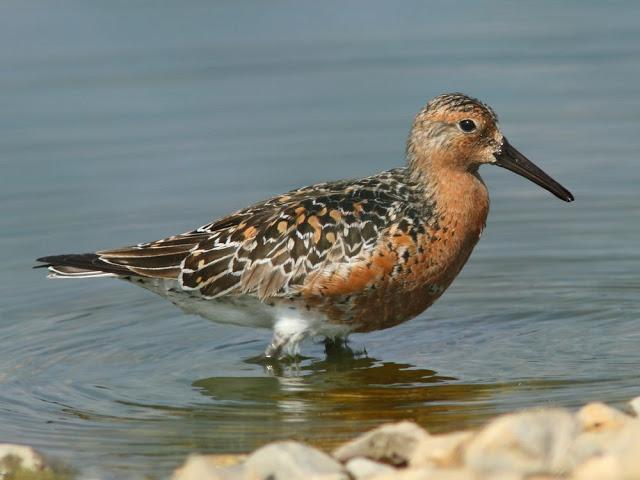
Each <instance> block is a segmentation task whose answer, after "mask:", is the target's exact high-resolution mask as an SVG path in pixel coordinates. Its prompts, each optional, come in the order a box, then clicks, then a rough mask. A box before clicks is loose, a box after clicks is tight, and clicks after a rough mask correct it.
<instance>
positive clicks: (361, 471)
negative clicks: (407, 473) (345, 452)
mask: <svg viewBox="0 0 640 480" xmlns="http://www.w3.org/2000/svg"><path fill="white" fill-rule="evenodd" d="M345 467H346V469H347V472H349V474H350V475H351V476H352V477H353V479H354V480H368V479H370V478H373V477H376V476H382V475H388V474H393V473H394V472H396V469H395V468H393V467H390V466H389V465H386V464H384V463H380V462H374V461H373V460H369V459H368V458H363V457H356V458H352V459H351V460H349V461H348V462H347V463H346V464H345Z"/></svg>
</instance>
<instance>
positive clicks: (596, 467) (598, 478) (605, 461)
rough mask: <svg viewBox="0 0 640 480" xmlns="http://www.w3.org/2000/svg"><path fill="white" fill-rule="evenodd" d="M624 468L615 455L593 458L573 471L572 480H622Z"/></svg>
mask: <svg viewBox="0 0 640 480" xmlns="http://www.w3.org/2000/svg"><path fill="white" fill-rule="evenodd" d="M623 478H624V477H623V474H622V467H621V465H620V462H619V461H618V459H617V458H615V457H614V456H613V455H603V456H598V457H593V458H591V459H589V460H587V461H586V462H585V463H583V464H582V465H580V466H579V467H577V468H576V469H575V470H574V471H573V475H572V476H571V480H622V479H623Z"/></svg>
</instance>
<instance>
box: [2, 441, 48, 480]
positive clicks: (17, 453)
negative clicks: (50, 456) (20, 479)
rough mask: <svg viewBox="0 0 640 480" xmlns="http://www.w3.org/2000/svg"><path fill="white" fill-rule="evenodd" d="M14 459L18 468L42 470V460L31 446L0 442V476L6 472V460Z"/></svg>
mask: <svg viewBox="0 0 640 480" xmlns="http://www.w3.org/2000/svg"><path fill="white" fill-rule="evenodd" d="M11 459H15V460H16V461H17V463H18V464H19V466H20V468H23V469H25V470H42V469H43V468H44V463H45V462H44V460H43V459H42V456H41V455H40V454H39V453H38V452H36V451H35V450H34V449H33V448H31V447H27V446H25V445H15V444H12V443H0V478H2V477H4V476H5V475H7V473H8V466H9V465H8V462H10V460H11Z"/></svg>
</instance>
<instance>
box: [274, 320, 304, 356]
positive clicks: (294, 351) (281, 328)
mask: <svg viewBox="0 0 640 480" xmlns="http://www.w3.org/2000/svg"><path fill="white" fill-rule="evenodd" d="M310 334H311V331H310V330H309V323H308V322H306V321H305V320H303V319H301V318H296V317H283V318H280V319H278V320H277V321H276V323H275V324H274V326H273V339H272V340H271V344H270V345H269V346H268V347H267V349H266V350H265V352H264V356H265V357H267V358H282V357H288V356H291V357H293V356H296V355H298V354H299V353H300V343H301V342H302V341H303V340H304V339H305V338H307V337H308V336H309V335H310Z"/></svg>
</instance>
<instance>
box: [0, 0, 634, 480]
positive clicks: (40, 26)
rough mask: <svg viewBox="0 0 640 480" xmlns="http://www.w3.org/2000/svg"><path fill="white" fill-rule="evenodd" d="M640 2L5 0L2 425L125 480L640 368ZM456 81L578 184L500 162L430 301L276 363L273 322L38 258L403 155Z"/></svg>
mask: <svg viewBox="0 0 640 480" xmlns="http://www.w3.org/2000/svg"><path fill="white" fill-rule="evenodd" d="M638 18H640V4H638V3H637V2H631V1H626V2H615V3H609V2H607V4H606V5H605V4H604V3H603V2H583V1H580V2H578V1H575V2H562V3H560V2H553V1H547V2H526V3H524V2H523V3H519V4H518V5H517V6H513V5H512V4H511V2H506V1H505V2H503V1H493V2H488V3H483V4H482V5H481V4H479V3H478V4H476V3H475V2H419V1H415V2H402V3H397V2H371V1H368V0H367V1H364V0H362V1H354V2H337V1H335V2H331V1H325V2H307V3H304V4H301V3H299V2H272V3H267V2H258V1H253V2H226V1H222V2H217V3H216V4H215V5H213V4H212V2H189V3H188V4H187V2H175V3H173V4H172V3H169V2H151V1H148V2H145V1H139V2H125V1H111V2H84V1H80V0H78V1H61V2H55V3H54V2H41V3H39V2H36V1H32V2H24V1H21V0H4V1H3V2H2V3H0V91H1V92H2V93H1V94H0V166H1V167H0V168H1V170H0V232H1V233H0V257H1V258H0V265H2V267H1V277H0V289H1V290H0V292H1V298H2V301H1V304H0V440H4V441H11V442H24V443H28V444H32V445H34V446H36V447H38V448H41V449H42V450H43V451H44V452H46V453H50V454H53V455H56V456H58V457H60V458H62V459H64V460H66V461H68V462H69V463H71V464H72V465H75V466H77V467H79V468H81V469H82V471H83V473H84V474H85V475H93V474H95V475H100V476H102V477H105V478H110V477H114V478H116V477H117V478H122V477H127V476H130V477H134V478H135V477H141V476H142V475H143V474H144V473H155V474H157V475H160V476H162V475H166V474H168V472H170V471H171V469H172V468H173V467H174V466H176V465H177V464H179V463H180V462H181V461H182V459H183V458H184V456H185V455H186V454H187V453H189V452H193V451H207V452H245V451H248V450H250V449H253V448H255V447H257V446H259V445H261V444H263V443H265V442H267V441H270V440H273V439H277V438H288V437H294V438H297V439H301V440H305V441H308V442H311V443H313V444H316V445H321V446H324V447H327V448H328V447H330V446H331V445H333V444H335V443H336V442H337V441H339V440H340V439H343V438H345V437H349V436H352V435H353V434H354V433H355V432H360V431H363V430H366V429H368V428H370V427H371V426H372V425H375V424H378V423H379V422H382V421H386V420H394V419H400V418H411V419H415V420H417V421H419V422H420V423H421V424H423V425H424V426H425V427H426V428H428V429H429V430H432V431H445V430H451V429H458V428H463V427H467V426H474V425H478V424H479V423H481V422H483V421H485V420H486V419H487V418H488V417H491V416H493V415H495V414H497V413H499V412H503V411H508V410H513V409H517V408H522V407H527V406H531V405H540V404H544V405H560V406H567V407H576V406H578V405H581V404H583V403H584V402H586V401H588V400H590V399H599V400H604V401H607V402H612V403H613V404H617V405H623V404H624V402H626V401H627V400H628V399H630V398H631V397H633V396H635V395H638V394H640V385H639V383H640V382H639V380H640V379H639V375H638V364H639V363H640V348H638V342H639V340H640V337H639V335H638V332H639V326H640V318H639V317H640V315H639V314H640V306H639V291H640V280H639V272H640V251H639V250H638V236H639V234H640V222H639V220H640V214H639V207H638V205H639V200H640V198H639V197H640V195H639V187H638V185H639V184H640V170H639V169H638V152H640V133H639V132H640V27H638ZM455 90H461V91H464V92H467V93H469V94H472V95H474V96H478V97H480V98H481V99H483V100H485V101H487V102H488V103H490V104H491V105H492V106H494V108H495V109H496V110H497V112H498V113H499V114H500V116H501V123H502V128H503V131H504V132H505V133H506V135H507V136H508V137H509V138H510V140H511V142H512V143H513V144H514V145H516V146H517V147H518V148H519V149H520V150H522V151H523V152H524V153H525V154H527V155H528V156H529V157H530V158H531V159H532V160H534V161H536V162H537V163H538V164H540V165H541V166H542V167H543V168H545V169H546V170H548V171H549V172H550V173H552V174H553V176H554V177H556V178H557V179H559V180H560V181H561V182H562V183H563V184H565V185H566V186H567V187H569V189H570V190H572V191H573V193H574V194H575V196H576V202H575V203H573V204H565V203H563V202H561V201H559V200H557V199H556V198H554V197H552V196H551V195H550V194H548V193H547V192H545V191H543V190H541V189H540V188H538V187H536V186H535V185H533V184H531V183H528V182H526V181H525V180H523V179H522V178H520V177H517V176H515V175H513V174H511V173H509V172H507V171H505V170H502V169H495V168H492V167H484V168H483V169H482V174H483V176H484V178H485V179H486V181H487V184H488V185H489V188H490V190H491V193H492V212H491V215H490V217H489V222H488V226H487V230H486V231H485V234H484V236H483V238H482V241H481V242H480V244H479V245H478V247H477V248H476V250H475V252H474V254H473V255H472V257H471V260H470V261H469V263H468V265H467V266H466V268H465V270H464V271H463V272H462V274H461V275H460V276H459V278H458V279H457V281H456V282H455V283H454V285H453V286H452V287H451V288H450V289H449V291H448V292H447V293H446V294H445V295H444V297H443V298H442V299H441V300H440V301H439V302H438V303H437V304H436V305H435V306H434V307H433V308H431V309H430V310H428V311H427V312H426V313H424V314H422V315H420V316H419V317H418V318H416V319H414V320H413V321H410V322H408V323H405V324H403V325H401V326H398V327H396V328H393V329H390V330H386V331H382V332H377V333H371V334H367V335H354V336H353V338H352V346H353V347H354V348H355V349H357V350H366V352H367V354H366V355H361V356H359V357H356V358H352V359H349V358H344V359H332V360H330V361H327V360H326V359H325V356H324V354H323V349H322V347H321V346H320V345H314V344H309V345H307V346H306V348H305V353H306V354H307V355H308V356H309V357H311V358H309V359H306V360H304V361H302V362H301V363H300V364H299V365H297V366H289V367H285V368H283V369H281V370H277V371H274V372H268V371H265V370H264V369H263V368H262V367H261V366H260V365H255V364H251V363H247V362H246V361H245V359H247V358H249V357H251V356H253V355H256V354H257V353H259V352H261V351H262V349H263V348H264V346H265V344H266V342H267V341H268V339H269V333H268V332H266V331H258V330H248V329H242V328H239V327H231V326H221V325H216V324H213V323H211V322H207V321H205V320H203V319H200V318H197V317H193V316H189V315H185V314H183V313H181V312H180V311H178V310H177V309H176V308H174V307H173V306H171V305H170V304H169V303H167V302H165V301H163V300H161V299H160V298H158V297H156V296H154V295H153V294H151V293H149V292H146V291H144V290H142V289H137V288H133V287H132V286H131V285H127V284H125V283H119V282H117V281H114V280H94V281H78V282H70V281H48V280H46V279H45V278H44V272H43V271H41V270H31V266H32V264H33V259H34V258H36V257H38V256H41V255H44V254H52V253H62V252H70V251H71V252H76V251H79V252H83V251H91V250H94V249H99V248H104V247H115V246H120V245H125V244H131V243H136V242H139V241H146V240H152V239H156V238H160V237H163V236H165V235H168V234H173V233H177V232H181V231H186V230H189V229H191V228H193V227H195V226H198V225H201V224H204V223H206V222H208V221H209V220H211V219H213V218H216V217H218V216H220V215H223V214H225V213H228V212H230V211H232V210H234V209H236V208H240V207H242V206H244V205H246V204H248V203H251V202H253V201H257V200H260V199H263V198H266V197H268V196H270V195H273V194H276V193H280V192H283V191H286V190H288V189H290V188H293V187H297V186H300V185H305V184H310V183H313V182H318V181H324V180H329V179H338V178H343V177H354V176H360V175H367V174H370V173H374V172H377V171H380V170H384V169H387V168H391V167H394V166H397V165H400V164H402V163H403V148H404V140H405V138H406V135H407V131H408V126H409V124H410V121H411V119H412V116H413V114H414V113H415V112H416V111H417V110H418V109H419V108H420V107H421V106H422V105H423V104H424V103H425V102H426V101H427V100H428V99H429V98H430V97H432V96H434V95H436V94H438V93H441V92H446V91H455Z"/></svg>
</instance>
